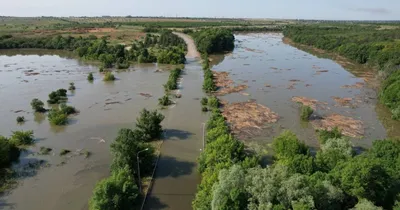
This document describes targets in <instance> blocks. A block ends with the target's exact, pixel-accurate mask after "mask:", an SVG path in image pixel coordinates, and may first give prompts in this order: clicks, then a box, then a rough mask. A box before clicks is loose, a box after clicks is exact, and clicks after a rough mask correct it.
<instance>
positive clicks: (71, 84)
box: [68, 82, 76, 90]
mask: <svg viewBox="0 0 400 210" xmlns="http://www.w3.org/2000/svg"><path fill="white" fill-rule="evenodd" d="M75 89H76V87H75V83H73V82H70V83H69V88H68V90H75Z"/></svg>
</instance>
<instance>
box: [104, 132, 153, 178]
mask: <svg viewBox="0 0 400 210" xmlns="http://www.w3.org/2000/svg"><path fill="white" fill-rule="evenodd" d="M143 141H144V139H143V135H142V133H141V132H140V131H138V130H131V129H126V128H123V129H121V130H119V132H118V136H117V138H116V139H115V141H114V142H113V143H112V144H111V153H112V154H113V157H114V158H113V162H112V165H111V169H112V170H118V169H120V168H124V167H125V166H128V167H129V169H130V171H131V172H132V173H134V174H136V172H137V153H138V152H139V151H143V150H145V149H148V150H147V151H145V152H142V153H140V158H139V161H140V171H141V173H142V175H143V174H148V173H149V172H150V171H151V170H152V168H153V167H152V166H153V164H154V148H153V147H152V146H151V145H149V144H146V143H143Z"/></svg>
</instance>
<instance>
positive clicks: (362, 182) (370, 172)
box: [331, 155, 393, 206]
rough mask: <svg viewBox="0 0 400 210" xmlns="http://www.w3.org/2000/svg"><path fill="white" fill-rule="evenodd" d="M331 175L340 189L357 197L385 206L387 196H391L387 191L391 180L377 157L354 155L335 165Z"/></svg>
mask: <svg viewBox="0 0 400 210" xmlns="http://www.w3.org/2000/svg"><path fill="white" fill-rule="evenodd" d="M331 175H332V177H333V179H334V180H335V181H336V182H338V183H339V184H340V186H341V189H343V190H344V191H345V192H346V193H348V194H349V195H352V196H355V197H357V198H358V199H363V198H364V199H367V200H370V201H372V202H374V203H375V204H376V205H382V206H385V204H388V203H387V199H388V197H393V196H392V195H391V194H390V192H389V189H390V186H391V184H392V182H393V180H391V178H390V176H389V174H388V173H387V171H386V170H385V169H384V168H383V166H382V165H381V163H380V161H379V160H378V159H372V158H369V157H368V156H366V155H360V156H356V157H355V158H352V159H350V160H349V161H347V162H344V163H341V164H339V165H338V166H336V167H335V168H334V169H333V170H332V171H331ZM385 201H386V202H385ZM389 205H391V204H390V203H389Z"/></svg>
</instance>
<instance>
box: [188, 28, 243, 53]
mask: <svg viewBox="0 0 400 210" xmlns="http://www.w3.org/2000/svg"><path fill="white" fill-rule="evenodd" d="M191 35H192V36H193V38H194V41H195V43H196V45H197V49H198V50H199V51H200V52H201V53H202V54H205V53H207V54H210V53H218V52H224V51H231V50H233V48H234V47H235V43H234V42H235V37H234V36H233V33H232V31H231V30H228V29H221V28H211V29H203V30H200V31H198V32H194V33H192V34H191Z"/></svg>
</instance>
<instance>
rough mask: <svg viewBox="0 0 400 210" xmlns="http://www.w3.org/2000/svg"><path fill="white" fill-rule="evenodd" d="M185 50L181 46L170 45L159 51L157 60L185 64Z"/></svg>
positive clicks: (165, 62)
mask: <svg viewBox="0 0 400 210" xmlns="http://www.w3.org/2000/svg"><path fill="white" fill-rule="evenodd" d="M185 61H186V58H185V52H184V50H183V49H182V48H179V47H168V48H165V49H162V50H160V51H159V53H158V55H157V62H158V63H164V64H184V63H185Z"/></svg>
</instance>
